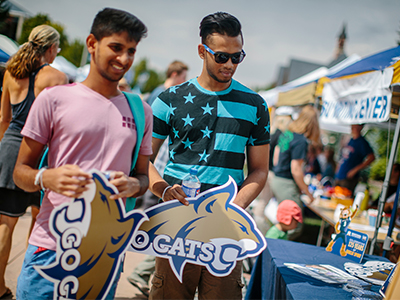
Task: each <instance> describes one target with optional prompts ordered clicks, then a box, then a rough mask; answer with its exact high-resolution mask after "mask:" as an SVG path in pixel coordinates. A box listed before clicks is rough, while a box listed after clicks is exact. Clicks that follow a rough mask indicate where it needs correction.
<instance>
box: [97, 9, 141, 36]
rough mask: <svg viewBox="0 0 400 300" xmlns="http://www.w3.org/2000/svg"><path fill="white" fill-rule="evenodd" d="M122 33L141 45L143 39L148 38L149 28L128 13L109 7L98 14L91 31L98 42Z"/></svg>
mask: <svg viewBox="0 0 400 300" xmlns="http://www.w3.org/2000/svg"><path fill="white" fill-rule="evenodd" d="M122 32H127V33H128V36H129V37H130V38H131V39H133V40H135V41H136V42H137V43H139V42H140V40H141V38H142V37H146V35H147V27H146V25H144V24H143V22H142V21H140V20H139V19H138V18H137V17H135V16H134V15H132V14H130V13H128V12H126V11H123V10H119V9H115V8H109V7H107V8H104V9H103V10H101V11H99V12H98V13H97V15H96V17H95V18H94V20H93V25H92V28H91V30H90V33H92V34H93V35H94V37H95V38H96V40H98V41H100V40H101V39H102V38H104V37H108V36H111V35H112V34H114V33H122Z"/></svg>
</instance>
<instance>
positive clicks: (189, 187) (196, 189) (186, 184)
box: [182, 168, 201, 197]
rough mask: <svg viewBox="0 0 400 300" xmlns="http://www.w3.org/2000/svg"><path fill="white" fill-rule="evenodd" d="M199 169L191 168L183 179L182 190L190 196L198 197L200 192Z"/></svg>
mask: <svg viewBox="0 0 400 300" xmlns="http://www.w3.org/2000/svg"><path fill="white" fill-rule="evenodd" d="M196 175H197V169H195V168H191V169H190V173H189V174H188V175H186V176H185V178H183V180H182V190H183V191H184V192H185V194H186V195H187V196H188V197H196V196H197V195H198V194H199V193H200V186H201V183H200V180H199V178H197V176H196Z"/></svg>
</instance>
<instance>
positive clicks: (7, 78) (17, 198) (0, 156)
mask: <svg viewBox="0 0 400 300" xmlns="http://www.w3.org/2000/svg"><path fill="white" fill-rule="evenodd" d="M59 40H60V35H59V33H58V32H57V30H55V29H54V28H53V27H51V26H48V25H40V26H37V27H35V28H34V29H33V30H32V31H31V33H30V35H29V38H28V42H26V43H24V44H23V45H22V46H21V47H20V49H19V50H18V51H17V53H15V55H14V56H12V57H11V58H10V60H9V61H8V63H7V67H6V72H5V74H4V81H3V93H2V97H1V121H0V140H1V143H0V299H1V298H2V297H4V296H7V295H11V291H10V290H9V288H7V287H6V286H5V279H4V274H5V269H6V265H7V261H8V258H9V254H10V250H11V242H12V234H13V232H14V228H15V225H16V223H17V221H18V217H20V216H22V215H23V214H24V213H25V212H26V209H27V208H28V207H29V206H31V214H32V222H31V227H30V229H29V233H30V232H31V230H32V227H33V224H34V223H35V220H36V216H37V214H38V212H39V207H40V194H39V192H36V193H27V192H25V191H23V190H22V189H20V188H18V187H17V186H16V185H15V183H14V180H13V171H14V166H15V162H16V160H17V155H18V151H19V147H20V144H21V141H22V135H21V130H22V128H23V126H24V124H25V121H26V118H27V116H28V113H29V110H30V108H31V106H32V104H33V102H34V100H35V98H36V96H37V95H39V93H40V92H41V91H42V90H43V89H45V88H46V87H50V86H54V85H60V84H66V83H68V78H67V76H66V75H65V74H64V73H62V72H60V71H58V70H56V69H54V68H53V67H51V66H50V64H51V63H52V62H53V61H54V59H55V58H56V56H57V53H58V52H59V48H58V47H59ZM28 236H29V234H28Z"/></svg>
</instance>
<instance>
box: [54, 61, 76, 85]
mask: <svg viewBox="0 0 400 300" xmlns="http://www.w3.org/2000/svg"><path fill="white" fill-rule="evenodd" d="M51 66H52V67H53V68H55V69H57V70H59V71H61V72H64V73H65V74H67V76H68V78H69V80H71V81H75V79H76V76H77V71H78V68H77V67H75V65H74V64H73V63H71V62H69V61H68V60H67V59H66V58H65V57H63V56H60V55H59V56H57V57H56V58H55V60H54V61H53V63H52V64H51Z"/></svg>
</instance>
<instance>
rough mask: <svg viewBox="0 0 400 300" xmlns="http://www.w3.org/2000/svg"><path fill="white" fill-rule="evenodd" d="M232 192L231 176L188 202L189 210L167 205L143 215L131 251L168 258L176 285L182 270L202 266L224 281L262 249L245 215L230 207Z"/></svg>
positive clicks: (261, 241) (174, 203) (262, 241)
mask: <svg viewBox="0 0 400 300" xmlns="http://www.w3.org/2000/svg"><path fill="white" fill-rule="evenodd" d="M236 193H237V186H236V183H235V181H234V180H233V179H232V178H231V177H230V178H229V180H228V182H227V183H226V184H224V185H222V186H220V187H216V188H213V189H210V190H208V191H205V192H203V193H201V194H200V195H198V196H197V197H195V198H189V199H188V200H189V206H184V205H182V204H181V203H180V202H179V201H177V200H174V201H168V202H165V203H162V204H159V205H157V206H154V207H152V208H149V209H147V210H146V211H145V213H146V215H147V216H148V219H149V220H148V221H147V222H144V223H142V225H141V226H140V228H139V231H138V232H137V234H136V236H135V237H134V239H133V241H132V248H133V250H134V251H140V252H144V253H148V254H151V255H156V256H159V257H164V258H169V260H170V264H171V267H172V269H173V271H174V272H175V275H176V276H177V278H178V279H179V280H181V275H182V271H183V267H184V265H185V264H186V263H187V262H189V263H193V264H198V265H204V266H206V267H207V269H208V270H209V271H210V272H211V273H212V274H213V275H215V276H226V275H228V274H229V273H230V272H231V271H232V270H233V268H234V267H235V266H236V261H237V260H240V259H244V258H246V257H249V256H256V255H258V254H259V253H261V251H262V250H264V249H265V247H266V242H265V239H264V237H263V235H262V234H261V233H260V231H259V230H258V229H257V227H256V226H255V223H254V221H253V219H252V218H251V217H250V216H249V215H248V213H247V212H246V211H245V210H243V209H242V208H240V207H239V206H237V205H235V204H233V200H234V199H235V196H236Z"/></svg>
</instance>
